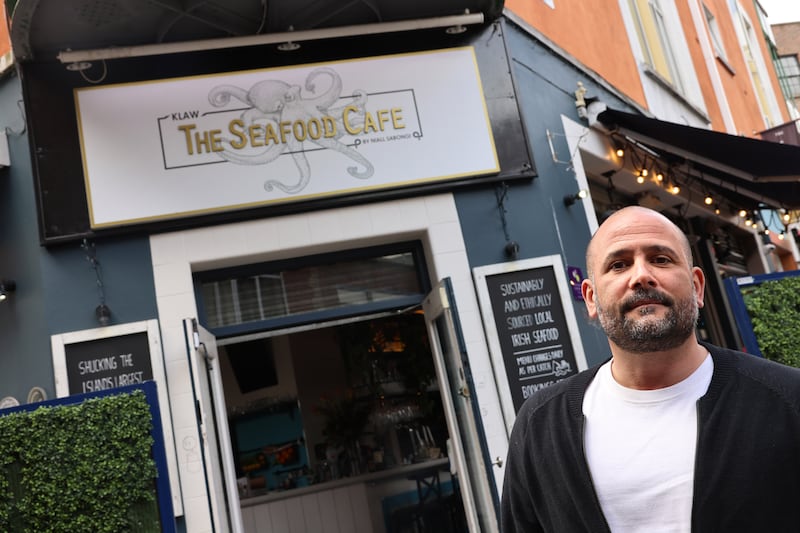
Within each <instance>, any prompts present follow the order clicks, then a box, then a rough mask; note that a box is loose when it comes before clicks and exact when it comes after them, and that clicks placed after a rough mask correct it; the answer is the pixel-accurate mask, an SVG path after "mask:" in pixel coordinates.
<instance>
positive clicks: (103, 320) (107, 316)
mask: <svg viewBox="0 0 800 533" xmlns="http://www.w3.org/2000/svg"><path fill="white" fill-rule="evenodd" d="M94 316H95V317H96V318H97V323H98V324H100V325H101V326H107V325H109V324H110V323H111V308H110V307H108V306H107V305H106V304H100V305H98V306H97V307H96V308H95V310H94Z"/></svg>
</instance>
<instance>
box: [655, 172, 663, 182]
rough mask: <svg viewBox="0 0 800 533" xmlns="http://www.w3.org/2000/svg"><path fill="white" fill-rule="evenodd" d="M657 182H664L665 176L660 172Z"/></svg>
mask: <svg viewBox="0 0 800 533" xmlns="http://www.w3.org/2000/svg"><path fill="white" fill-rule="evenodd" d="M656 180H657V181H658V182H662V181H664V174H662V173H661V172H658V171H657V172H656Z"/></svg>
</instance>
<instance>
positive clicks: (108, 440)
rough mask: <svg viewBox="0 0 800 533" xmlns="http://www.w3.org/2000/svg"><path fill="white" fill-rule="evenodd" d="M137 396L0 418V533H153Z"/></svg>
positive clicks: (145, 424)
mask: <svg viewBox="0 0 800 533" xmlns="http://www.w3.org/2000/svg"><path fill="white" fill-rule="evenodd" d="M151 427H152V419H151V416H150V409H149V407H148V404H147V401H146V399H145V396H144V393H143V392H142V391H134V392H133V393H131V394H119V395H114V396H105V397H102V398H95V399H90V400H87V401H85V402H83V403H81V404H77V405H61V406H55V407H41V408H39V409H36V410H35V411H30V412H16V413H12V414H9V415H7V416H4V417H2V418H0V531H4V532H9V533H10V532H14V533H17V532H20V533H22V532H26V533H42V532H53V533H62V532H63V533H79V532H86V533H89V532H91V533H99V532H108V533H111V532H114V533H117V532H125V531H130V532H136V533H140V532H150V531H153V532H156V531H160V526H159V522H158V503H157V501H156V492H155V479H156V475H157V471H156V466H155V462H154V461H153V459H152V455H151V447H152V444H153V439H152V437H151V435H150V431H151Z"/></svg>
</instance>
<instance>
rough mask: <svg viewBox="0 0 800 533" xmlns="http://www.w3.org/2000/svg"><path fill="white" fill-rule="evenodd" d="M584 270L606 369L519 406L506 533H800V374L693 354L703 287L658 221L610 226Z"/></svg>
mask: <svg viewBox="0 0 800 533" xmlns="http://www.w3.org/2000/svg"><path fill="white" fill-rule="evenodd" d="M586 267H587V273H588V278H587V279H586V280H584V282H583V285H582V287H581V289H582V293H583V297H584V301H585V304H586V309H587V311H588V315H589V317H590V318H591V319H592V320H596V321H597V322H598V323H599V325H600V327H601V328H602V329H603V331H604V332H605V333H606V336H607V337H608V343H609V346H610V349H611V354H612V357H611V359H610V360H609V361H607V362H605V363H603V364H602V365H599V366H597V367H595V368H591V369H589V370H586V371H584V372H581V373H580V374H578V375H576V376H573V377H571V378H569V379H567V380H564V381H562V382H559V383H557V384H556V385H553V386H551V387H549V388H547V389H544V390H542V391H540V392H539V393H537V394H535V395H534V396H532V397H531V398H529V399H528V400H527V401H526V402H525V404H523V406H522V408H521V409H520V412H519V413H518V415H517V419H516V422H515V424H514V429H513V431H512V434H511V440H510V443H509V452H508V461H507V463H506V464H507V466H506V473H505V484H504V489H503V497H502V504H501V526H502V531H503V532H504V533H522V532H525V533H535V532H545V531H546V532H554V533H572V532H583V531H585V532H591V533H599V532H613V533H627V532H641V533H659V532H664V533H666V532H675V533H677V532H681V533H683V532H689V531H694V532H703V533H706V532H713V531H719V532H723V531H724V532H729V531H736V532H749V531H752V532H770V533H774V532H784V531H785V532H797V531H800V505H798V503H800V370H799V369H795V368H789V367H786V366H783V365H780V364H777V363H774V362H771V361H767V360H765V359H762V358H760V357H755V356H752V355H747V354H743V353H740V352H735V351H732V350H727V349H723V348H719V347H716V346H712V345H709V344H705V343H701V342H699V341H698V339H697V337H696V334H695V324H696V322H697V318H698V313H699V309H700V308H701V307H702V306H703V295H704V294H703V293H704V288H705V276H704V274H703V271H702V270H701V269H700V268H698V267H696V266H694V265H693V261H692V253H691V248H690V246H689V242H688V240H687V239H686V236H685V235H684V234H683V232H682V231H681V230H680V229H679V228H678V227H677V226H675V225H674V224H673V223H672V222H671V221H670V220H669V219H667V218H666V217H664V216H663V215H661V214H660V213H658V212H656V211H653V210H650V209H646V208H642V207H627V208H624V209H621V210H619V211H617V212H616V213H614V214H613V215H612V216H610V217H609V218H608V219H607V220H606V221H605V222H604V223H603V224H602V225H601V226H600V228H599V229H598V231H597V232H596V233H595V235H594V236H593V237H592V240H591V241H590V243H589V246H588V248H587V252H586Z"/></svg>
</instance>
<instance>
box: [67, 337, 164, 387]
mask: <svg viewBox="0 0 800 533" xmlns="http://www.w3.org/2000/svg"><path fill="white" fill-rule="evenodd" d="M64 357H65V361H66V370H67V381H68V383H69V394H81V393H84V392H97V391H102V390H107V389H113V388H116V387H124V386H126V385H137V384H139V383H144V382H145V381H149V380H152V379H153V368H152V364H151V362H150V340H149V337H148V333H147V331H141V332H138V333H130V334H128V335H119V336H115V337H106V338H102V339H93V340H86V341H82V342H75V343H71V344H65V345H64Z"/></svg>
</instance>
